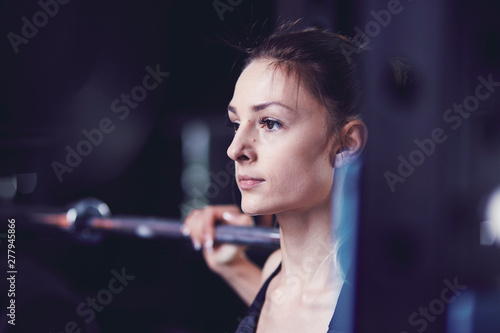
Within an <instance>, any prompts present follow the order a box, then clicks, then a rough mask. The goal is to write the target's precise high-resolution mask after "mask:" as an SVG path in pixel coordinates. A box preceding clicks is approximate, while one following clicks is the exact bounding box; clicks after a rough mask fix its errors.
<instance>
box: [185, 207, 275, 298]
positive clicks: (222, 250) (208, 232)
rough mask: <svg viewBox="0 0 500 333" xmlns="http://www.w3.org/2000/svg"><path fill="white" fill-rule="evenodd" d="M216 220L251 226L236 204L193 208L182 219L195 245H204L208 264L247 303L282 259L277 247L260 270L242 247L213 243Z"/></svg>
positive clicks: (198, 246) (248, 218)
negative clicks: (184, 218)
mask: <svg viewBox="0 0 500 333" xmlns="http://www.w3.org/2000/svg"><path fill="white" fill-rule="evenodd" d="M216 221H223V222H224V223H226V224H231V225H242V226H247V225H253V220H252V218H251V217H250V216H248V215H245V214H242V213H241V212H240V211H239V209H238V207H236V206H208V207H206V208H204V209H199V210H195V211H193V212H192V213H191V214H189V216H188V217H187V218H186V220H185V222H184V223H185V226H186V230H188V231H189V233H190V235H191V239H192V241H193V245H194V246H195V248H199V249H201V248H203V256H204V258H205V261H206V263H207V265H208V267H209V268H210V269H211V270H212V271H213V272H215V273H217V274H219V275H220V276H221V277H222V278H223V279H224V280H225V281H226V282H227V284H229V286H231V288H233V289H234V291H235V292H236V293H237V294H238V296H240V297H241V299H242V300H243V301H244V302H245V303H246V304H247V305H250V304H251V303H252V301H253V300H254V298H255V296H256V295H257V293H258V291H259V289H260V287H261V286H262V283H263V282H264V281H265V280H266V279H267V278H268V277H269V275H271V274H272V272H273V271H274V270H275V269H276V267H277V266H278V264H279V262H280V261H281V254H280V252H279V250H277V251H275V252H273V254H271V255H270V257H269V258H268V260H267V261H266V264H265V265H264V267H263V270H261V269H260V268H259V267H258V266H257V265H255V264H254V263H253V262H252V261H251V260H249V259H248V258H247V256H246V255H245V247H243V246H235V245H229V244H222V245H216V246H214V244H213V237H214V233H215V231H214V230H215V229H214V226H215V223H216Z"/></svg>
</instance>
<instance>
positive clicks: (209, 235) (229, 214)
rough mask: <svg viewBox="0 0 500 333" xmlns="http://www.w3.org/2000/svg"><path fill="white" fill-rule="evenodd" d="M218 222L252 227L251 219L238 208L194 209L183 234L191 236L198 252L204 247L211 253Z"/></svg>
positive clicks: (188, 217)
mask: <svg viewBox="0 0 500 333" xmlns="http://www.w3.org/2000/svg"><path fill="white" fill-rule="evenodd" d="M242 216H243V218H242ZM217 221H223V222H225V223H227V224H234V225H251V217H249V216H246V215H244V214H242V213H241V212H240V210H239V208H238V207H237V206H234V205H233V206H207V207H205V208H203V209H194V210H193V211H192V212H191V213H190V214H189V215H188V216H187V217H186V219H185V221H184V225H185V226H184V228H183V233H184V234H185V235H190V236H191V240H192V242H193V247H194V248H195V249H196V250H200V249H201V248H202V247H203V248H204V249H205V250H206V251H207V252H210V253H211V252H213V246H214V236H215V224H216V223H217ZM249 223H250V224H249Z"/></svg>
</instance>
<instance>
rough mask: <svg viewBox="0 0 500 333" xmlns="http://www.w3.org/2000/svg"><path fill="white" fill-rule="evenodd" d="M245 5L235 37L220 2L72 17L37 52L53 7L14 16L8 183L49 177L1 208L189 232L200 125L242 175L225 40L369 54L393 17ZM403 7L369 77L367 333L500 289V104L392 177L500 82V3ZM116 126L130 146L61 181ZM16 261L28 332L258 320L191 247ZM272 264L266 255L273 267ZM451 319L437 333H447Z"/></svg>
mask: <svg viewBox="0 0 500 333" xmlns="http://www.w3.org/2000/svg"><path fill="white" fill-rule="evenodd" d="M221 2H222V3H225V4H228V3H231V2H230V1H221ZM232 3H233V5H229V6H230V7H231V8H232V11H231V10H228V11H225V12H224V13H223V16H222V19H223V20H221V17H220V16H219V15H218V13H217V11H216V9H215V8H214V2H213V1H142V2H139V1H78V0H72V1H70V2H69V3H68V4H65V5H59V12H58V13H57V14H56V15H54V17H51V18H49V19H48V23H47V24H46V25H45V26H43V27H40V28H38V32H37V34H36V35H35V36H33V37H32V38H29V41H28V42H27V44H20V45H19V52H18V53H15V52H14V50H13V47H12V46H11V44H10V42H9V39H8V38H7V34H8V33H9V32H13V33H16V34H18V35H21V28H22V26H23V24H24V23H23V21H21V18H23V17H26V18H27V19H28V20H29V21H30V22H33V15H34V14H35V13H36V12H38V11H40V10H41V8H40V6H39V4H37V2H36V1H2V2H1V3H0V31H1V32H2V33H3V34H4V36H5V37H2V41H3V42H2V43H0V44H1V45H0V59H1V60H0V178H2V186H3V187H4V188H8V187H9V186H8V183H9V181H10V179H11V177H12V176H13V175H16V176H17V179H18V183H19V184H21V180H22V177H28V176H25V174H31V175H33V174H35V175H36V185H34V187H33V186H32V187H33V188H31V189H30V188H29V186H27V187H28V189H26V188H23V187H22V186H20V185H19V188H18V191H17V192H16V193H14V194H13V195H3V194H2V198H1V199H0V200H2V201H3V202H4V203H25V204H42V205H53V206H63V205H67V204H69V203H71V202H74V201H75V200H78V199H81V198H83V197H88V196H92V197H97V198H99V199H101V200H103V201H104V202H106V203H107V204H108V205H109V207H110V208H111V211H112V212H113V213H114V214H137V215H157V216H166V217H175V218H179V217H180V216H181V211H180V207H181V204H182V202H183V200H184V193H183V188H182V183H181V175H182V170H183V163H184V162H183V155H182V130H183V128H184V125H185V124H187V123H188V122H190V121H193V120H194V119H201V120H202V121H204V122H205V123H206V124H208V126H209V129H210V133H211V135H212V140H211V142H210V144H209V145H210V153H211V156H212V158H211V159H210V165H209V167H210V170H212V171H213V172H218V171H219V170H224V168H225V166H226V164H227V162H228V161H229V159H228V158H227V157H226V156H225V150H226V147H227V145H228V143H229V142H230V140H231V135H232V133H231V129H229V128H225V127H224V117H225V112H226V111H225V110H226V106H227V103H228V102H229V100H230V98H231V96H232V89H233V86H234V83H235V81H236V79H237V76H238V74H239V71H240V65H241V61H240V60H241V58H239V57H238V53H237V52H236V51H235V50H233V49H232V48H230V47H228V46H225V45H222V44H223V43H220V42H218V40H220V39H221V38H222V39H224V40H229V41H231V42H238V41H240V42H242V43H243V45H249V46H252V41H253V40H254V38H255V37H256V36H259V35H262V34H265V33H267V32H269V31H271V30H272V29H273V28H274V27H275V26H276V25H277V22H278V21H280V20H295V19H297V18H301V17H302V18H303V21H302V23H301V24H302V25H303V26H309V25H320V26H323V27H325V28H328V29H330V30H331V31H334V32H340V33H343V34H345V35H347V36H350V37H354V36H355V35H356V31H355V29H354V28H355V27H361V28H364V25H365V23H366V22H368V21H370V20H373V17H371V16H370V11H371V10H377V11H378V10H380V9H384V8H386V7H387V3H388V2H387V1H368V0H365V1H347V0H338V1H320V0H317V1H285V0H282V1H252V0H241V1H233V2H232ZM402 4H403V5H404V7H405V9H404V11H403V12H402V13H401V14H398V16H397V17H396V16H395V17H393V20H392V22H391V23H390V25H389V26H388V27H385V28H383V29H382V30H381V32H380V34H378V35H377V36H376V38H373V40H372V42H371V43H370V47H371V48H372V52H371V55H370V56H369V57H368V58H367V61H366V63H365V66H364V67H363V73H364V74H363V75H364V80H365V82H367V87H366V89H365V90H366V95H365V96H366V98H365V101H364V106H365V108H364V114H365V116H364V118H365V120H366V121H367V123H368V126H369V128H370V144H369V145H368V147H367V153H366V165H365V169H364V171H363V177H362V187H361V188H362V192H361V208H362V209H361V211H362V212H364V213H362V214H361V222H360V233H359V242H360V244H359V266H358V269H359V272H360V273H359V279H358V283H359V288H360V289H359V290H360V292H359V293H358V296H357V298H356V299H357V301H358V305H357V307H356V311H357V313H359V318H358V323H359V324H358V326H356V328H357V330H358V331H360V332H384V333H385V332H389V331H398V332H400V331H401V330H403V329H406V330H407V331H408V332H414V331H416V330H415V327H412V326H409V325H408V315H410V314H411V313H412V312H413V311H416V310H417V309H418V308H419V306H421V305H427V304H428V303H429V301H430V300H432V299H433V298H434V297H436V295H439V292H440V290H441V289H442V281H443V279H444V278H449V279H452V278H453V277H454V276H459V277H460V281H466V282H467V283H468V286H473V285H478V286H483V287H484V286H488V287H489V288H493V289H494V288H496V283H495V282H492V281H494V280H495V278H496V277H497V276H498V275H499V274H498V269H497V268H496V266H497V265H496V263H497V262H500V261H496V260H498V256H497V254H496V253H488V255H483V254H479V252H480V251H481V249H479V248H478V246H477V244H478V243H479V222H481V221H482V219H484V216H482V211H481V209H482V207H483V206H482V202H484V200H485V198H486V197H487V196H488V194H489V193H491V191H492V190H493V189H494V188H495V187H497V186H498V184H500V176H499V174H500V173H499V172H498V170H500V157H499V155H500V154H499V151H500V149H499V143H500V117H499V107H498V105H499V103H498V99H499V97H498V96H499V95H498V92H496V93H494V94H492V97H491V98H490V99H488V100H487V101H486V102H485V103H484V104H482V105H481V108H480V110H479V112H476V113H475V114H474V115H473V116H472V117H471V119H470V121H464V125H463V126H462V127H461V128H460V130H459V131H456V132H453V133H451V132H450V139H449V141H448V142H447V143H446V144H443V145H442V146H440V147H439V148H438V150H437V151H436V153H435V155H433V156H431V157H429V158H428V160H427V161H426V163H425V164H424V165H423V166H422V167H421V168H418V169H417V171H415V173H414V174H413V175H412V176H411V178H409V179H408V180H407V181H406V182H405V183H403V184H398V185H397V186H398V190H397V192H396V194H394V193H391V192H390V191H388V188H387V184H386V183H385V181H384V178H383V177H382V176H381V175H382V174H383V172H384V171H385V170H392V171H394V169H396V168H397V163H398V159H397V158H398V155H400V154H403V155H405V154H406V155H407V154H408V153H409V152H411V151H412V150H413V149H415V145H414V143H413V141H414V140H415V139H416V138H420V139H423V138H425V137H428V136H429V133H430V132H431V131H432V129H434V128H436V127H438V126H442V120H441V116H442V114H443V112H444V111H445V110H446V109H447V108H449V107H451V106H452V105H453V103H461V102H462V101H463V99H464V97H466V96H468V95H470V94H472V93H473V90H474V88H475V86H476V85H477V76H478V75H483V76H484V77H487V75H488V74H490V73H492V75H493V78H494V80H495V81H500V29H499V26H498V19H497V16H498V14H499V13H500V10H499V4H498V2H497V1H494V0H490V1H487V0H482V1H475V2H473V1H434V2H430V1H423V0H420V1H413V2H410V1H407V2H402ZM396 56H401V57H405V58H406V59H408V61H409V64H410V69H411V70H410V72H409V76H410V78H411V80H410V81H409V82H410V83H403V84H402V83H401V82H399V81H397V80H396V81H395V79H394V75H393V72H392V70H390V62H389V59H393V58H394V57H396ZM157 64H159V67H160V69H161V71H164V72H168V73H169V76H168V77H167V78H165V79H164V80H163V82H162V83H161V84H160V85H159V86H158V87H157V88H156V89H154V90H152V91H149V92H148V95H147V98H146V99H145V100H144V101H142V102H141V103H140V104H139V105H138V106H137V107H136V108H135V109H130V114H129V116H128V117H127V118H125V119H123V120H121V119H119V118H118V116H119V114H117V113H114V112H113V111H112V110H111V103H112V102H113V101H114V100H115V99H117V98H119V97H120V95H121V94H122V93H125V94H130V91H131V89H132V88H133V87H135V86H137V85H139V84H141V82H142V79H143V77H144V75H145V74H146V73H147V72H146V70H145V67H146V66H150V67H152V68H155V67H156V66H157ZM103 118H109V119H111V120H112V122H113V124H114V125H115V129H114V131H113V132H112V133H110V134H105V135H104V137H103V141H102V143H101V144H99V145H98V146H97V147H93V151H92V153H91V154H89V156H87V157H84V158H83V160H82V162H81V163H80V164H79V165H78V166H76V167H75V168H74V170H73V172H71V173H65V174H64V175H63V181H62V182H59V181H58V179H57V177H56V175H55V173H54V170H53V168H52V166H51V164H52V163H53V162H54V161H58V162H61V163H64V159H65V157H66V154H67V152H66V150H65V147H66V146H67V145H69V146H70V147H73V148H75V147H76V146H77V144H78V143H79V142H80V141H81V140H82V139H85V137H84V136H83V135H82V133H81V132H82V130H84V129H86V130H91V129H95V128H97V127H98V124H99V122H100V121H101V119H103ZM213 156H218V158H213ZM23 175H24V176H23ZM31 177H32V176H31ZM28 178H29V177H28ZM5 184H7V185H5ZM31 184H32V185H33V182H31ZM236 191H237V190H236V189H235V188H234V187H233V186H227V187H225V188H224V189H223V190H221V192H220V194H218V195H216V196H214V197H211V198H210V199H211V200H210V202H211V203H236V204H237V203H238V197H237V193H236ZM19 222H22V221H19ZM0 232H1V233H5V232H6V227H5V226H3V227H2V228H1V230H0ZM0 240H2V243H0V244H2V248H4V247H3V246H4V245H5V240H3V238H2V239H0ZM16 245H17V246H18V251H19V252H17V256H16V258H17V265H18V270H19V272H20V273H19V274H18V281H17V283H18V291H19V293H18V294H17V296H16V302H18V306H19V307H18V308H17V314H16V315H17V324H18V326H17V329H18V331H19V332H35V331H36V332H62V331H64V325H66V323H67V322H68V321H72V320H74V321H76V322H77V323H78V324H79V326H80V328H82V331H85V332H158V333H159V332H231V331H234V329H235V327H236V326H237V324H238V320H239V318H241V316H242V315H243V314H244V312H245V309H246V307H245V306H244V304H243V303H242V302H241V301H240V300H239V299H238V297H237V296H236V295H235V294H234V293H233V292H232V291H231V290H230V288H229V287H228V286H226V285H225V284H224V283H223V282H222V280H221V279H220V278H219V277H217V276H215V275H214V274H212V273H211V272H209V270H208V269H207V267H206V265H205V263H204V261H203V259H202V257H201V255H200V254H199V253H196V252H194V251H193V250H192V249H191V246H190V245H189V244H184V243H181V242H177V241H164V240H162V241H160V240H140V239H135V238H130V237H121V236H109V237H107V238H106V239H104V240H103V241H102V242H100V243H98V244H95V245H90V244H83V243H79V242H76V241H75V240H74V239H72V238H68V237H64V236H62V235H54V234H46V233H30V232H25V233H23V232H21V231H19V234H18V238H17V242H16ZM2 253H5V252H3V250H2ZM266 254H267V252H266V251H265V250H252V252H251V254H250V255H251V256H252V258H254V259H255V260H256V261H257V262H259V263H262V261H263V260H264V259H265V256H266ZM2 256H3V254H2ZM2 258H3V257H2ZM478 258H480V259H481V260H478ZM486 258H493V259H486ZM4 264H5V261H4V260H3V259H2V265H4ZM474 265H476V266H474ZM122 267H125V268H126V272H127V273H128V274H130V275H134V276H136V278H135V279H134V280H133V281H131V282H130V285H129V286H127V287H126V288H125V289H124V291H123V292H122V293H120V294H118V295H115V296H114V298H113V301H112V302H111V303H110V304H109V305H107V306H106V307H105V308H104V310H103V311H102V312H100V313H98V315H97V317H96V320H95V321H92V322H91V323H89V324H85V323H84V322H82V321H81V318H79V317H78V315H77V314H76V312H75V309H76V307H77V306H78V304H79V303H81V302H82V301H84V300H85V299H86V298H87V297H89V296H90V297H95V295H96V294H97V293H98V292H99V291H100V290H101V289H103V288H106V287H107V284H108V282H109V280H110V279H111V277H112V275H111V270H113V269H115V270H117V271H120V270H121V269H122ZM472 267H474V273H471V271H472V270H473V269H472ZM2 269H3V268H2ZM2 276H3V275H2ZM462 278H463V279H462ZM464 283H465V282H464ZM492 285H493V287H492ZM374 286H375V287H374ZM471 289H472V288H471ZM1 292H2V295H3V293H4V291H3V289H2V291H1ZM401 295H405V296H401ZM5 299H6V298H4V297H3V296H2V297H1V298H0V301H1V302H4V300H5ZM1 306H2V308H3V306H4V304H3V303H2V304H1ZM388 313H390V314H391V315H388ZM445 318H446V317H445V316H444V315H443V316H441V317H439V318H438V319H437V321H436V322H434V323H433V325H434V326H429V328H428V330H427V331H428V332H431V331H435V332H440V331H444V329H445V327H446V324H445ZM4 319H5V317H4V318H0V324H5V323H4V321H3V320H4ZM377 325H378V326H377ZM2 327H5V326H2ZM454 333H455V332H454Z"/></svg>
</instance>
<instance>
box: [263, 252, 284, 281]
mask: <svg viewBox="0 0 500 333" xmlns="http://www.w3.org/2000/svg"><path fill="white" fill-rule="evenodd" d="M280 263H281V249H277V250H276V251H274V252H273V253H271V255H270V256H269V257H268V258H267V260H266V262H265V264H264V266H263V267H262V277H261V283H264V282H265V281H266V280H267V279H268V278H269V277H270V276H271V274H273V272H274V271H275V270H276V269H277V268H278V266H279V264H280Z"/></svg>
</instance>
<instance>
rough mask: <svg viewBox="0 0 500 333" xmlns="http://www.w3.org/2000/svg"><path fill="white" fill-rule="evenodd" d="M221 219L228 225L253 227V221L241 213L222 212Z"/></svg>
mask: <svg viewBox="0 0 500 333" xmlns="http://www.w3.org/2000/svg"><path fill="white" fill-rule="evenodd" d="M222 219H223V220H224V221H225V222H227V223H228V224H232V225H241V226H251V225H253V219H252V218H251V217H250V216H248V215H245V214H242V213H231V212H224V213H223V214H222Z"/></svg>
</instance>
